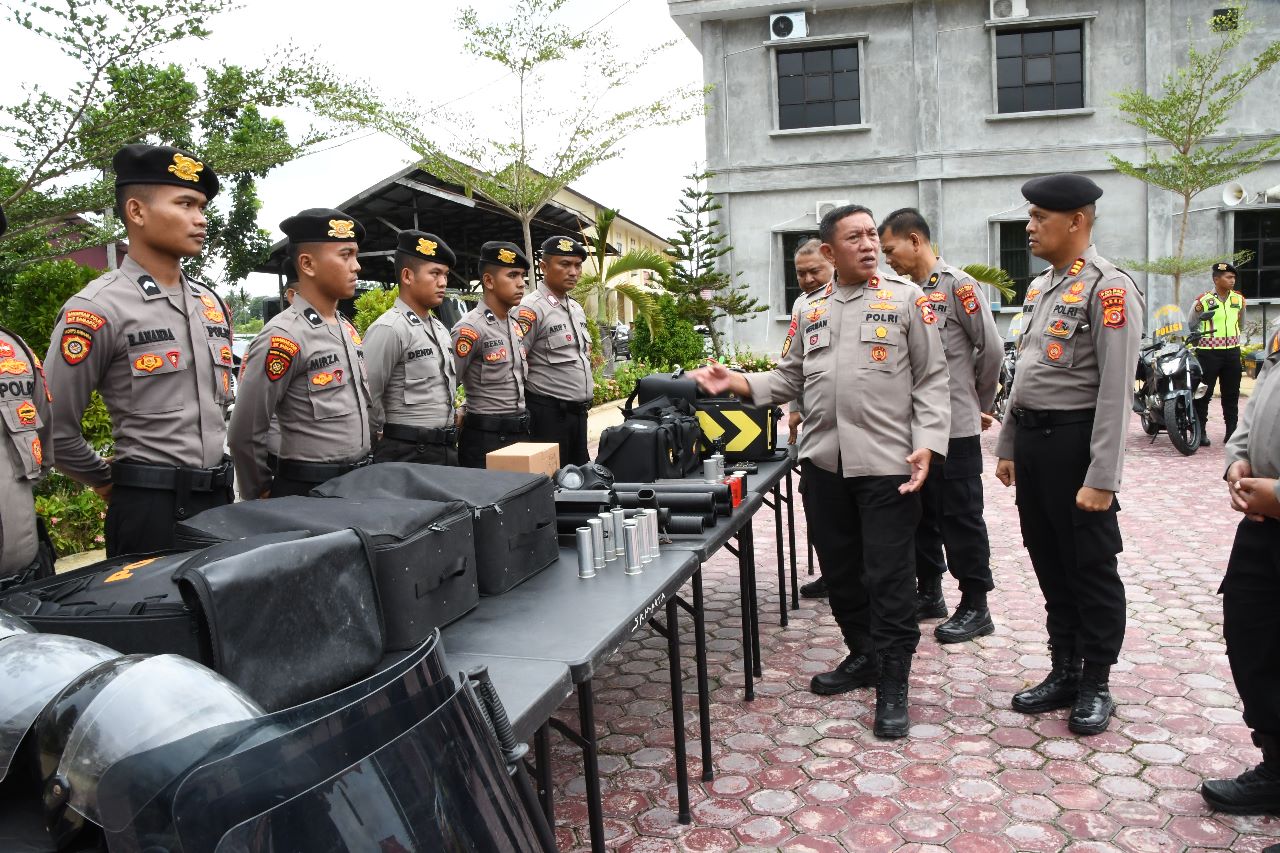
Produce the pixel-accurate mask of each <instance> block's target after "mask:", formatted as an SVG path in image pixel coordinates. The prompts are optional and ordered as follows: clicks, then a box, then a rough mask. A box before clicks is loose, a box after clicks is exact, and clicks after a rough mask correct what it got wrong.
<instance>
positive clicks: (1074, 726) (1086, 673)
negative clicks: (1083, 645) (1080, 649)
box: [1067, 663, 1116, 735]
mask: <svg viewBox="0 0 1280 853" xmlns="http://www.w3.org/2000/svg"><path fill="white" fill-rule="evenodd" d="M1110 680H1111V667H1110V666H1108V665H1104V664H1097V663H1086V664H1085V665H1084V668H1083V670H1082V671H1081V673H1080V690H1079V692H1077V693H1076V701H1075V703H1074V704H1072V706H1071V716H1070V717H1068V718H1067V728H1068V729H1070V730H1071V731H1073V732H1075V733H1076V734H1078V735H1096V734H1101V733H1102V732H1105V731H1106V730H1107V726H1108V725H1109V724H1110V723H1111V715H1112V714H1114V713H1115V710H1116V700H1114V699H1112V698H1111V687H1110V683H1109V682H1110Z"/></svg>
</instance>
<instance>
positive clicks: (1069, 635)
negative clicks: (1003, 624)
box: [1005, 423, 1125, 666]
mask: <svg viewBox="0 0 1280 853" xmlns="http://www.w3.org/2000/svg"><path fill="white" fill-rule="evenodd" d="M1005 429H1016V430H1017V431H1018V432H1017V434H1016V436H1015V437H1014V457H1013V458H1014V476H1015V478H1016V482H1017V489H1018V492H1017V501H1018V520H1019V521H1020V522H1021V524H1022V541H1023V544H1025V545H1026V546H1027V550H1028V551H1029V552H1030V553H1031V565H1032V567H1033V568H1034V569H1035V572H1036V579H1037V580H1038V581H1039V582H1040V592H1041V593H1043V595H1044V609H1045V614H1046V617H1047V618H1046V625H1047V628H1048V632H1049V642H1051V643H1053V645H1054V646H1056V647H1058V648H1067V649H1070V648H1074V649H1075V650H1076V651H1077V652H1078V653H1079V654H1081V655H1082V656H1083V657H1084V659H1085V660H1086V661H1088V662H1089V663H1096V664H1103V665H1107V666H1110V665H1111V664H1114V663H1115V662H1116V660H1117V659H1118V658H1119V655H1120V646H1121V644H1122V643H1123V642H1124V628H1125V609H1124V607H1125V602H1124V584H1123V583H1122V582H1121V581H1120V572H1119V570H1118V563H1117V561H1116V555H1117V554H1119V553H1120V551H1121V550H1123V543H1122V542H1121V539H1120V525H1119V522H1118V521H1117V519H1116V513H1117V512H1118V511H1119V510H1120V502H1119V501H1117V500H1114V499H1113V500H1112V502H1111V508H1110V509H1108V510H1104V511H1103V512H1085V511H1084V510H1082V509H1079V508H1078V507H1076V492H1077V491H1079V490H1080V487H1081V486H1083V485H1084V477H1085V473H1086V472H1087V471H1088V469H1089V439H1090V437H1091V436H1092V434H1093V424H1092V423H1078V424H1066V425H1063V426H1054V427H1050V428H1044V427H1039V428H1034V429H1032V428H1028V427H1021V426H1015V425H1014V424H1013V423H1010V424H1009V425H1008V426H1006V427H1005Z"/></svg>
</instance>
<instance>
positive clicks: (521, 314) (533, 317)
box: [516, 308, 538, 335]
mask: <svg viewBox="0 0 1280 853" xmlns="http://www.w3.org/2000/svg"><path fill="white" fill-rule="evenodd" d="M516 322H517V323H518V324H520V332H521V334H525V335H527V334H529V330H530V329H532V328H533V324H534V323H536V322H538V312H537V311H534V310H533V309H532V308H521V309H520V310H519V311H518V312H517V313H516Z"/></svg>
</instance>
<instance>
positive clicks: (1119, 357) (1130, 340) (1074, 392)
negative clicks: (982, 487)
mask: <svg viewBox="0 0 1280 853" xmlns="http://www.w3.org/2000/svg"><path fill="white" fill-rule="evenodd" d="M1022 310H1023V314H1024V317H1023V325H1022V334H1021V335H1020V336H1019V337H1018V359H1017V370H1016V371H1015V373H1014V379H1013V388H1012V389H1011V390H1010V392H1009V409H1010V410H1013V409H1030V410H1032V411H1063V410H1066V411H1077V410H1082V409H1095V410H1096V414H1095V415H1094V420H1093V437H1092V440H1091V441H1090V446H1089V470H1088V471H1087V472H1086V474H1085V478H1084V485H1086V486H1088V487H1089V488H1093V489H1104V490H1106V491H1110V492H1115V491H1119V490H1120V480H1121V474H1122V473H1123V471H1124V438H1125V433H1126V431H1127V430H1128V428H1129V416H1130V414H1131V412H1132V406H1133V371H1134V365H1136V364H1137V363H1138V346H1139V342H1140V341H1141V339H1142V325H1143V322H1144V320H1143V318H1144V317H1146V306H1145V302H1144V300H1143V297H1142V294H1141V293H1139V292H1138V288H1137V286H1136V285H1135V284H1134V283H1133V279H1131V278H1129V276H1128V274H1127V273H1125V272H1124V271H1123V270H1121V269H1119V268H1117V267H1116V266H1115V265H1114V264H1112V263H1111V262H1110V261H1108V260H1106V259H1105V258H1103V257H1101V256H1100V255H1099V254H1098V252H1097V250H1096V249H1095V248H1094V247H1093V246H1092V245H1090V246H1089V248H1088V249H1087V250H1085V253H1084V255H1083V256H1082V257H1080V258H1077V259H1076V260H1075V261H1073V262H1072V263H1071V264H1069V265H1068V266H1067V267H1066V269H1062V270H1055V269H1047V270H1045V271H1044V272H1043V273H1041V274H1040V275H1039V276H1037V277H1036V278H1035V279H1034V280H1033V281H1032V282H1031V284H1030V285H1028V287H1027V298H1026V301H1025V302H1024V303H1023V307H1022ZM1013 446H1014V428H1013V426H1012V424H1010V425H1008V426H1006V427H1005V428H1003V429H1001V430H1000V437H999V438H998V439H997V441H996V455H997V456H999V457H1000V458H1001V459H1012V458H1013Z"/></svg>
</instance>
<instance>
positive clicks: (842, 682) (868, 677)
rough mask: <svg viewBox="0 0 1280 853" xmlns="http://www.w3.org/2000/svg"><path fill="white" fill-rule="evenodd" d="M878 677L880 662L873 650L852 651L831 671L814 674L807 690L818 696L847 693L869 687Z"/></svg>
mask: <svg viewBox="0 0 1280 853" xmlns="http://www.w3.org/2000/svg"><path fill="white" fill-rule="evenodd" d="M879 678H880V662H879V661H878V660H877V659H876V655H875V652H871V653H870V654H864V653H862V652H853V653H851V654H850V655H849V656H848V657H847V658H845V659H844V660H843V661H841V663H840V665H839V666H837V667H836V668H835V669H833V670H831V672H824V673H822V674H821V675H815V676H814V677H813V678H812V679H811V680H810V681H809V692H810V693H817V694H818V695H819V696H835V695H836V694H837V693H848V692H849V691H850V690H853V689H855V688H858V687H870V686H871V685H873V684H875V683H876V681H878V680H879Z"/></svg>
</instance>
